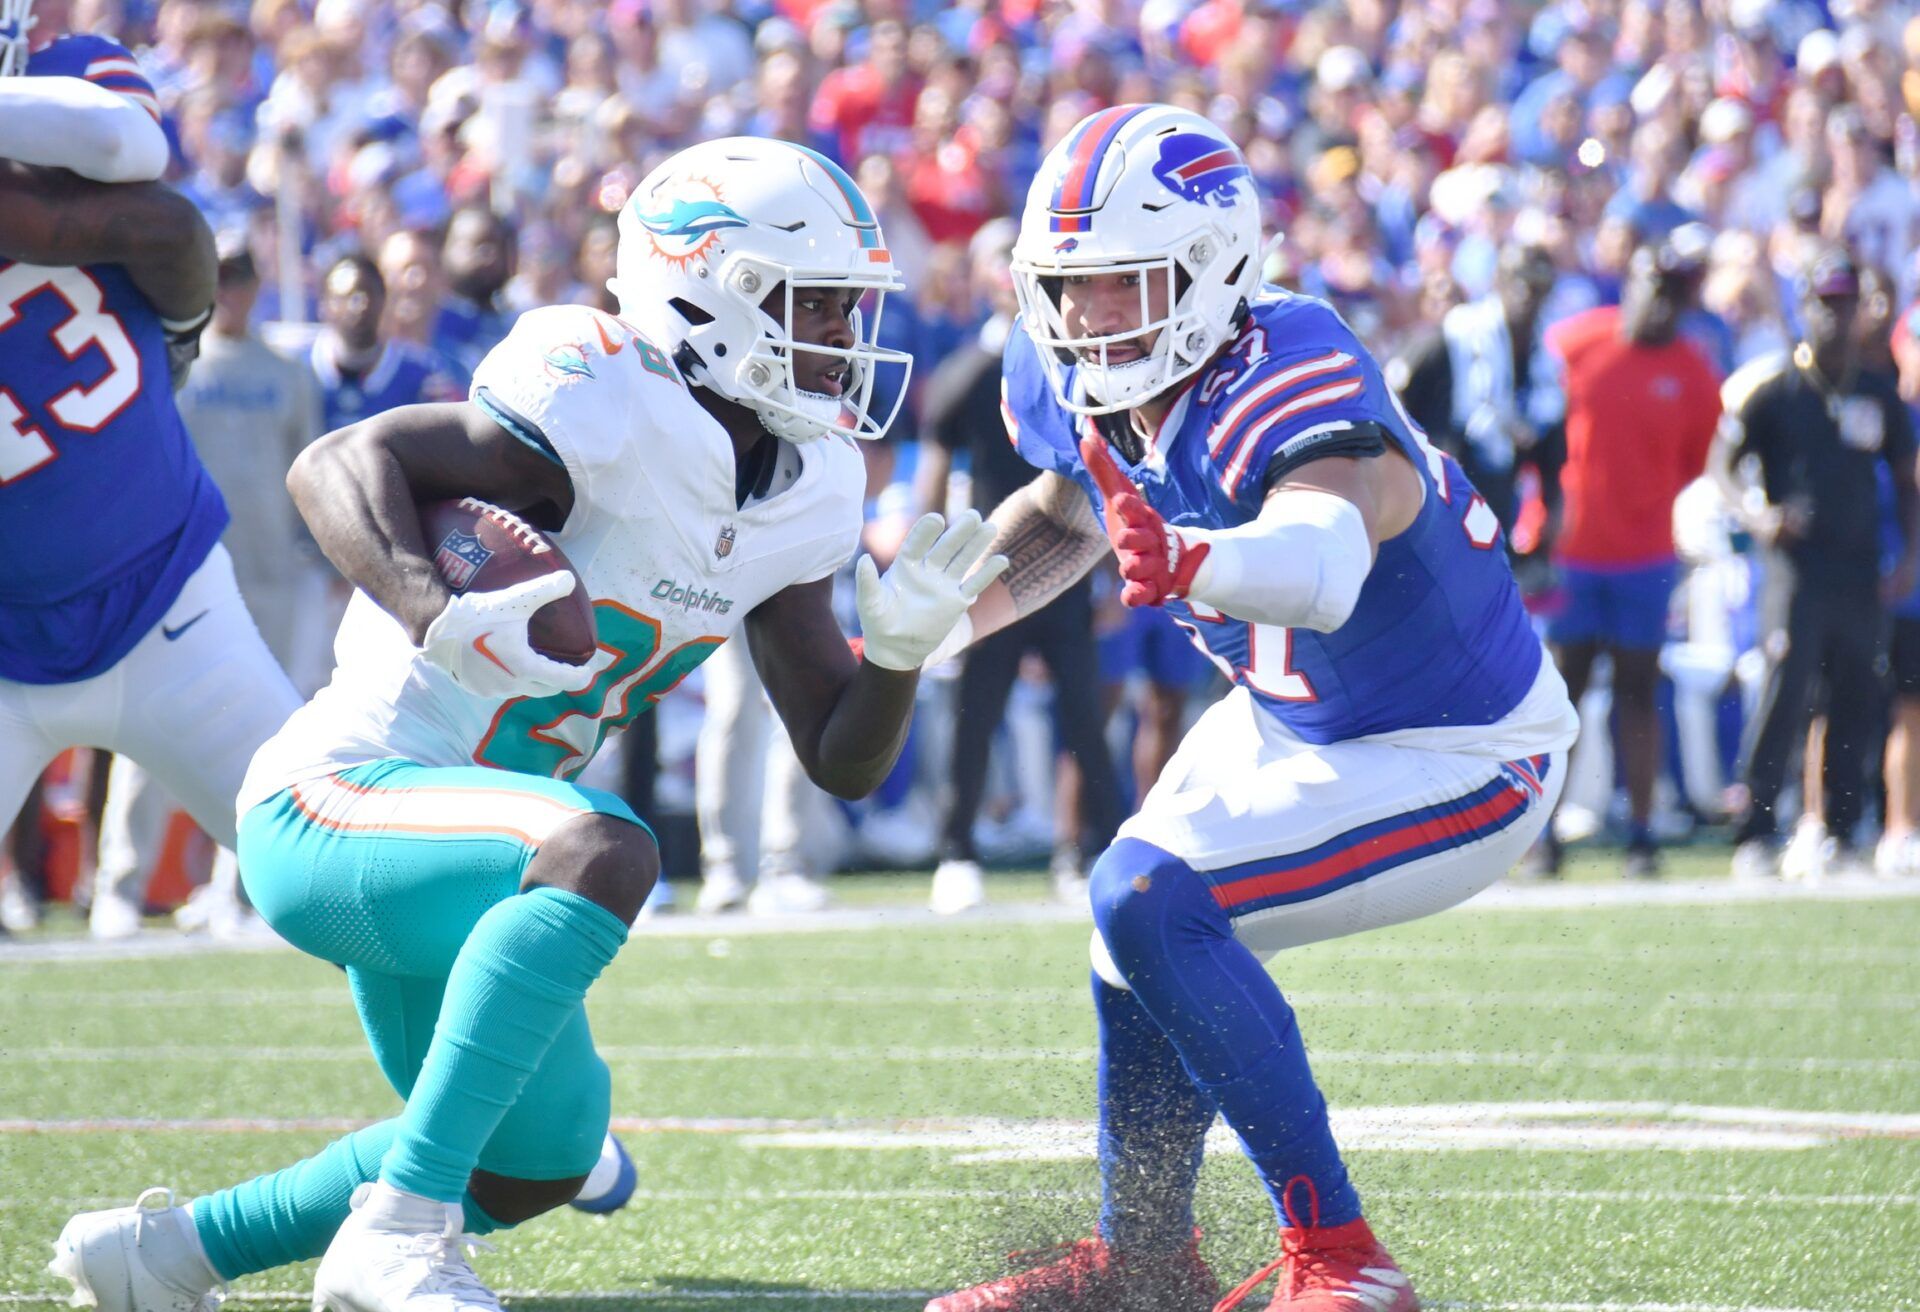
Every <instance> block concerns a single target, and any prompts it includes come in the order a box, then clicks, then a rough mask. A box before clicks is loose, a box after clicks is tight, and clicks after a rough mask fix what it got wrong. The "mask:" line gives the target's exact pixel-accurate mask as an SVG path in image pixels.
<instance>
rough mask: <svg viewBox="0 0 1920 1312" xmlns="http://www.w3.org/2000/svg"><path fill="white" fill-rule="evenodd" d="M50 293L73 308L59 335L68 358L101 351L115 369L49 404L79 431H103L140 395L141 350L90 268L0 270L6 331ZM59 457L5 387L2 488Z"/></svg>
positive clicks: (0, 432) (0, 310) (0, 410)
mask: <svg viewBox="0 0 1920 1312" xmlns="http://www.w3.org/2000/svg"><path fill="white" fill-rule="evenodd" d="M43 291H44V292H52V293H54V294H55V295H57V296H59V297H61V298H62V299H63V300H65V301H66V303H67V306H68V308H69V309H71V310H72V311H73V313H72V314H70V315H68V316H67V318H66V319H65V320H63V321H62V322H61V323H60V325H59V326H58V327H56V328H55V329H54V330H53V341H54V345H56V346H58V347H59V348H60V351H61V353H62V354H63V355H65V356H66V357H67V359H69V360H73V359H77V358H78V357H79V355H80V353H81V352H82V351H85V350H86V349H87V348H88V347H98V348H99V349H100V352H101V354H102V355H104V356H105V357H106V362H107V371H106V372H105V373H104V374H102V375H101V376H100V377H99V378H98V379H96V380H95V381H94V382H93V383H92V384H91V385H82V384H80V383H75V384H74V385H73V386H72V387H69V388H67V389H66V390H65V391H63V392H61V393H60V394H59V395H58V396H56V397H54V398H53V399H52V400H51V401H49V402H47V413H48V414H50V415H52V416H53V417H54V418H55V419H57V420H59V421H60V423H61V425H62V426H63V427H65V428H67V429H70V430H72V431H73V432H76V433H97V432H99V431H100V430H101V429H102V428H105V427H106V426H107V424H109V423H110V422H112V420H113V418H114V416H115V415H117V414H119V413H120V412H121V411H122V410H124V409H126V408H127V404H128V403H129V402H131V401H132V400H133V398H134V397H136V396H138V395H139V394H140V352H139V351H138V350H136V349H135V348H134V345H133V340H132V339H131V338H129V337H128V336H127V330H126V328H125V327H124V326H123V325H122V324H121V322H120V320H119V318H118V316H116V315H115V314H114V313H113V311H111V310H109V309H107V308H106V300H107V294H106V291H105V289H103V288H102V287H101V286H100V284H99V283H97V282H95V281H94V279H93V276H92V275H91V274H89V273H88V272H87V271H86V270H85V269H46V268H41V267H40V266H38V265H33V264H9V265H6V266H5V267H4V268H0V332H5V331H6V330H7V329H8V328H11V327H12V326H13V325H14V324H15V323H16V322H18V321H19V318H20V306H21V304H22V303H23V302H24V301H26V300H27V299H28V298H29V297H31V296H33V295H35V294H36V293H39V292H43ZM16 358H17V357H16ZM58 455H59V452H58V451H56V450H54V447H53V443H51V442H49V441H48V440H47V438H46V435H45V434H44V433H42V432H40V430H39V429H37V428H34V427H33V426H32V425H31V424H30V423H28V422H27V414H26V408H25V407H24V406H23V405H21V403H20V398H19V397H17V396H15V395H14V394H13V393H12V392H9V391H8V390H7V389H6V388H5V387H0V483H11V482H13V481H14V480H15V479H17V478H22V477H24V476H26V475H28V474H31V473H32V472H33V471H34V470H36V469H38V468H40V467H41V466H42V465H45V464H48V463H50V462H51V461H52V460H54V459H55V458H56V457H57V456H58Z"/></svg>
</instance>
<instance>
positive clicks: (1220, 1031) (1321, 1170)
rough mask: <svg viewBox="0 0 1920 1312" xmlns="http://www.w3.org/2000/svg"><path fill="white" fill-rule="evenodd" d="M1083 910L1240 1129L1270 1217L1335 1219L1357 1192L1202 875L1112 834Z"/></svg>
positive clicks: (1275, 1003) (1348, 1211)
mask: <svg viewBox="0 0 1920 1312" xmlns="http://www.w3.org/2000/svg"><path fill="white" fill-rule="evenodd" d="M1090 891H1091V894H1092V900H1093V918H1094V923H1095V924H1096V925H1097V926H1099V929H1100V936H1101V938H1102V939H1103V940H1104V941H1105V943H1106V945H1107V951H1108V952H1109V953H1110V954H1111V955H1112V957H1113V961H1114V964H1115V965H1116V966H1118V967H1119V969H1120V973H1121V974H1122V975H1123V976H1124V977H1125V978H1126V980H1127V983H1128V984H1130V985H1131V986H1132V988H1133V992H1134V995H1135V996H1136V997H1137V998H1138V999H1139V1001H1140V1005H1141V1007H1142V1008H1144V1009H1145V1011H1146V1013H1147V1015H1148V1016H1149V1017H1151V1018H1152V1019H1153V1021H1154V1022H1155V1023H1156V1024H1157V1025H1158V1026H1159V1028H1160V1030H1161V1031H1162V1032H1163V1033H1164V1034H1165V1035H1166V1037H1167V1038H1168V1039H1169V1040H1170V1041H1171V1043H1172V1045H1173V1047H1174V1049H1175V1050H1176V1051H1177V1052H1178V1053H1179V1054H1180V1058H1181V1061H1182V1063H1183V1064H1184V1066H1185V1068H1186V1070H1187V1071H1189V1072H1191V1074H1192V1076H1193V1080H1194V1083H1195V1085H1196V1086H1197V1087H1198V1090H1199V1092H1200V1094H1201V1095H1203V1096H1204V1097H1205V1098H1207V1099H1209V1100H1210V1101H1211V1102H1212V1103H1213V1104H1214V1105H1215V1106H1217V1107H1218V1108H1219V1109H1220V1114H1221V1115H1222V1116H1224V1117H1225V1118H1226V1120H1227V1124H1229V1125H1231V1126H1232V1127H1233V1129H1234V1132H1235V1133H1236V1134H1238V1135H1239V1136H1240V1142H1241V1143H1242V1145H1243V1146H1244V1147H1245V1148H1246V1151H1247V1156H1248V1157H1250V1158H1252V1159H1253V1164H1254V1168H1255V1170H1257V1171H1258V1172H1259V1174H1260V1179H1261V1182H1262V1183H1263V1184H1264V1185H1265V1186H1266V1188H1267V1193H1268V1195H1269V1196H1270V1197H1271V1198H1272V1199H1273V1204H1274V1210H1275V1212H1276V1213H1278V1214H1279V1217H1280V1220H1281V1223H1282V1224H1283V1225H1289V1226H1301V1225H1314V1226H1332V1225H1341V1224H1344V1223H1345V1222H1348V1221H1351V1220H1353V1219H1354V1218H1356V1217H1358V1216H1359V1215H1360V1197H1359V1195H1358V1194H1357V1193H1356V1192H1355V1191H1354V1188H1353V1185H1352V1183H1351V1182H1350V1181H1349V1180H1348V1179H1347V1169H1346V1165H1345V1163H1344V1162H1342V1161H1341V1159H1340V1150H1339V1148H1338V1147H1336V1146H1335V1144H1334V1141H1333V1132H1332V1130H1331V1129H1330V1128H1329V1126H1328V1124H1327V1103H1326V1099H1325V1098H1323V1097H1321V1095H1320V1090H1319V1087H1318V1086H1317V1085H1315V1083H1314V1081H1313V1072H1312V1071H1311V1070H1310V1069H1309V1068H1308V1066H1307V1050H1306V1045H1305V1044H1304V1043H1303V1042H1302V1040H1301V1038H1300V1031H1299V1029H1298V1027H1297V1026H1296V1025H1295V1024H1294V1017H1293V1008H1292V1007H1290V1006H1288V1005H1287V1000H1286V999H1285V998H1283V997H1282V996H1281V995H1280V988H1279V985H1277V984H1275V983H1274V981H1273V978H1272V976H1270V975H1268V974H1267V972H1266V969H1265V968H1264V967H1263V966H1261V964H1260V962H1259V960H1258V959H1257V958H1256V957H1255V956H1254V955H1253V953H1251V952H1249V951H1248V950H1247V949H1246V948H1245V947H1244V946H1242V945H1241V944H1240V942H1239V941H1238V940H1236V939H1235V938H1234V937H1233V925H1232V922H1231V921H1230V920H1229V919H1228V917H1227V914H1226V912H1225V911H1224V910H1222V909H1221V907H1220V905H1219V904H1218V903H1217V902H1215V901H1214V899H1213V894H1212V893H1211V891H1210V890H1209V889H1208V888H1207V884H1206V881H1205V880H1203V879H1201V877H1200V876H1199V875H1198V874H1197V873H1196V872H1195V871H1194V870H1193V869H1191V868H1190V867H1189V866H1187V865H1186V864H1185V863H1184V862H1182V861H1180V860H1179V859H1178V858H1177V857H1174V856H1172V855H1170V854H1169V853H1167V852H1164V851H1162V850H1161V849H1159V848H1157V847H1154V846H1153V845H1152V844H1150V843H1144V842H1141V841H1140V840H1139V839H1135V838H1123V839H1121V840H1119V841H1118V842H1116V843H1115V844H1114V845H1113V846H1112V847H1110V848H1108V849H1107V851H1106V854H1105V855H1103V856H1102V857H1101V858H1100V860H1099V862H1098V863H1097V864H1096V865H1095V866H1094V870H1093V878H1092V888H1091V890H1090Z"/></svg>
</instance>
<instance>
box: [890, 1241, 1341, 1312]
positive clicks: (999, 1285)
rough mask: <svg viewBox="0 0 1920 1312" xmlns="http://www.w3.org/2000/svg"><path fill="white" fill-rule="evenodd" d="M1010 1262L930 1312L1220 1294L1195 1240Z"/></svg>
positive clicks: (1162, 1309)
mask: <svg viewBox="0 0 1920 1312" xmlns="http://www.w3.org/2000/svg"><path fill="white" fill-rule="evenodd" d="M1056 1254H1059V1256H1055V1255H1056ZM1049 1257H1051V1258H1053V1260H1052V1261H1045V1259H1046V1258H1049ZM1013 1260H1014V1261H1016V1262H1019V1261H1025V1262H1026V1263H1027V1264H1028V1265H1027V1269H1026V1270H1024V1271H1021V1272H1020V1273H1019V1274H1017V1275H1011V1276H1002V1277H1001V1278H1000V1279H998V1280H989V1281H988V1282H987V1283H986V1284H984V1285H975V1286H974V1287H973V1288H972V1289H963V1290H961V1291H959V1292H958V1293H955V1294H947V1295H945V1296H943V1297H941V1298H936V1299H934V1300H933V1301H932V1302H931V1303H929V1304H927V1307H926V1312H1208V1310H1209V1309H1210V1308H1212V1306H1213V1300H1214V1299H1215V1298H1217V1297H1219V1294H1220V1282H1219V1281H1217V1280H1215V1279H1214V1278H1213V1272H1212V1271H1211V1270H1209V1269H1208V1267H1207V1264H1206V1262H1205V1261H1204V1260H1203V1259H1202V1258H1201V1256H1200V1244H1199V1240H1198V1237H1197V1236H1196V1237H1195V1241H1194V1242H1193V1243H1191V1244H1188V1245H1187V1246H1186V1247H1185V1248H1183V1249H1180V1250H1179V1251H1178V1252H1174V1253H1167V1254H1164V1255H1156V1256H1154V1257H1151V1258H1142V1259H1135V1260H1131V1261H1130V1260H1128V1259H1127V1258H1126V1257H1125V1256H1123V1255H1122V1254H1119V1253H1116V1252H1114V1251H1113V1250H1112V1249H1110V1248H1108V1247H1107V1242H1106V1240H1104V1239H1101V1238H1098V1237H1097V1236H1096V1237H1095V1238H1092V1239H1081V1240H1078V1241H1077V1242H1074V1243H1071V1244H1063V1245H1060V1246H1059V1247H1057V1248H1048V1249H1040V1250H1038V1251H1036V1252H1031V1253H1015V1254H1013ZM1042 1263H1044V1264H1042ZM1342 1312H1355V1310H1354V1309H1342Z"/></svg>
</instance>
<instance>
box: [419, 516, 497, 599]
mask: <svg viewBox="0 0 1920 1312" xmlns="http://www.w3.org/2000/svg"><path fill="white" fill-rule="evenodd" d="M492 559H493V553H492V552H491V551H488V550H487V549H486V548H485V547H483V546H481V545H480V539H479V538H477V537H475V536H474V535H473V534H471V533H462V532H461V531H460V530H459V529H455V530H454V531H453V532H451V533H449V534H447V536H446V538H445V540H443V541H442V542H441V543H440V547H439V549H438V550H437V551H435V552H434V553H433V565H434V568H435V569H437V570H439V571H440V577H441V578H443V579H445V580H446V581H447V586H448V587H450V588H452V589H453V590H454V591H455V592H465V591H466V590H467V584H469V583H471V582H473V576H474V575H475V574H478V573H479V572H480V567H481V566H482V565H484V564H486V563H487V562H488V561H489V560H492Z"/></svg>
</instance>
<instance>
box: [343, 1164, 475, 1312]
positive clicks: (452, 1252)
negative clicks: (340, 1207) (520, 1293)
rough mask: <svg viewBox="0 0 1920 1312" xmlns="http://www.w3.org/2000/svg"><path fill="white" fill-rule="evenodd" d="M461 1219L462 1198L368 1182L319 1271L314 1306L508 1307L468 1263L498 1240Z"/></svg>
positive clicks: (411, 1311)
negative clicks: (465, 1228)
mask: <svg viewBox="0 0 1920 1312" xmlns="http://www.w3.org/2000/svg"><path fill="white" fill-rule="evenodd" d="M460 1221H461V1212H460V1204H458V1203H436V1202H434V1201H433V1200H432V1199H430V1198H422V1197H420V1196H419V1195H418V1194H409V1193H402V1192H401V1191H400V1190H398V1189H395V1188H394V1187H393V1186H392V1185H389V1184H384V1183H374V1184H363V1185H361V1186H360V1187H359V1188H358V1189H355V1190H354V1191H353V1210H352V1211H351V1212H349V1213H348V1214H347V1219H346V1220H345V1221H343V1222H342V1223H341V1225H340V1229H339V1230H338V1231H336V1232H335V1233H334V1236H333V1242H332V1243H331V1244H329V1245H327V1253H326V1256H325V1257H322V1258H321V1259H320V1269H319V1270H318V1271H316V1272H315V1273H314V1276H313V1312H501V1308H500V1300H499V1299H498V1298H496V1297H494V1294H493V1291H492V1290H490V1289H488V1288H487V1287H486V1286H485V1285H483V1284H481V1283H480V1277H479V1276H477V1275H475V1274H474V1273H473V1268H472V1267H471V1266H469V1265H467V1255H466V1250H467V1249H469V1248H488V1247H491V1245H487V1244H483V1243H481V1242H480V1241H479V1240H477V1239H474V1238H472V1237H471V1236H465V1235H462V1234H461V1233H460Z"/></svg>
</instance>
